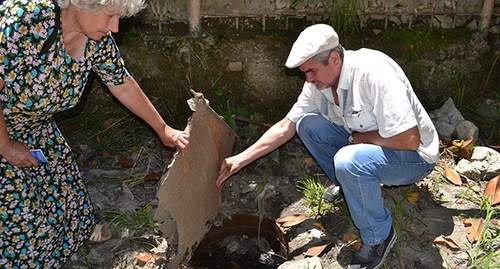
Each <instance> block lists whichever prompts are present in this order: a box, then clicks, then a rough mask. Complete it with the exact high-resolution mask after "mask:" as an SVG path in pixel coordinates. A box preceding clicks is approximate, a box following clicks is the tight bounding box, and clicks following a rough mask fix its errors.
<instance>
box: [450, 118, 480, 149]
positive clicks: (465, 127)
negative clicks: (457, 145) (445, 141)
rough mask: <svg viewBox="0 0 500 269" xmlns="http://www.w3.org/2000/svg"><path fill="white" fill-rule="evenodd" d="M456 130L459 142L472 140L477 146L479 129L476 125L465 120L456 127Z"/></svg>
mask: <svg viewBox="0 0 500 269" xmlns="http://www.w3.org/2000/svg"><path fill="white" fill-rule="evenodd" d="M455 130H456V131H457V138H458V139H459V140H469V139H472V140H473V141H474V144H476V142H477V140H478V137H479V128H477V126H476V125H474V123H472V122H470V121H468V120H464V121H462V122H460V123H459V124H458V125H457V126H456V127H455Z"/></svg>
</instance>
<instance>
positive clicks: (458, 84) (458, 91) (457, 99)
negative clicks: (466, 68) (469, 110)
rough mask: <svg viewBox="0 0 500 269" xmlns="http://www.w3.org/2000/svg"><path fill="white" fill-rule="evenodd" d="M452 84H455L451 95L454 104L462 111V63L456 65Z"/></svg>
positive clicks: (463, 87)
mask: <svg viewBox="0 0 500 269" xmlns="http://www.w3.org/2000/svg"><path fill="white" fill-rule="evenodd" d="M454 86H455V87H454V88H455V95H454V96H453V103H454V104H455V106H456V107H457V109H458V110H459V111H462V112H463V105H464V93H465V85H464V73H463V71H462V64H459V65H458V74H457V79H456V81H455V85H454Z"/></svg>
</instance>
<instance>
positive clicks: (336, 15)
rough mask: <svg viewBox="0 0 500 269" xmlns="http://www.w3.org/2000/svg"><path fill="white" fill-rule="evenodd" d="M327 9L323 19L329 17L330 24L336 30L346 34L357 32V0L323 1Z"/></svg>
mask: <svg viewBox="0 0 500 269" xmlns="http://www.w3.org/2000/svg"><path fill="white" fill-rule="evenodd" d="M321 3H322V5H323V7H325V13H324V14H323V16H322V17H323V18H322V20H323V19H324V18H325V17H328V23H329V24H330V25H332V26H333V28H334V29H337V31H338V30H340V29H341V30H342V31H344V32H355V31H356V30H357V28H358V27H357V25H356V21H357V11H356V10H357V7H356V1H355V0H334V1H322V2H321Z"/></svg>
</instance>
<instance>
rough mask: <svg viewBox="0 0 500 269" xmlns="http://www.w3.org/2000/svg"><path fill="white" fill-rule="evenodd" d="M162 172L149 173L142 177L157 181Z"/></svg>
mask: <svg viewBox="0 0 500 269" xmlns="http://www.w3.org/2000/svg"><path fill="white" fill-rule="evenodd" d="M162 175H163V174H162V172H157V173H149V174H147V175H146V176H145V177H144V181H152V182H158V181H160V179H161V176H162Z"/></svg>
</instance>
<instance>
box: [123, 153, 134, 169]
mask: <svg viewBox="0 0 500 269" xmlns="http://www.w3.org/2000/svg"><path fill="white" fill-rule="evenodd" d="M120 162H121V163H122V165H123V167H127V168H131V167H132V166H134V165H133V164H132V163H131V162H129V161H128V160H127V158H125V157H123V156H121V157H120Z"/></svg>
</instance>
